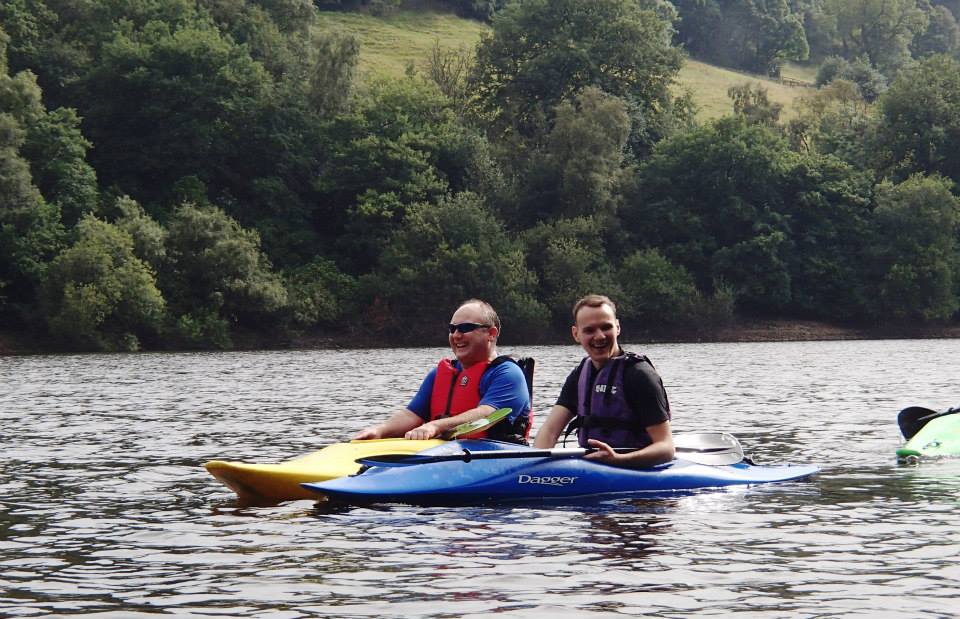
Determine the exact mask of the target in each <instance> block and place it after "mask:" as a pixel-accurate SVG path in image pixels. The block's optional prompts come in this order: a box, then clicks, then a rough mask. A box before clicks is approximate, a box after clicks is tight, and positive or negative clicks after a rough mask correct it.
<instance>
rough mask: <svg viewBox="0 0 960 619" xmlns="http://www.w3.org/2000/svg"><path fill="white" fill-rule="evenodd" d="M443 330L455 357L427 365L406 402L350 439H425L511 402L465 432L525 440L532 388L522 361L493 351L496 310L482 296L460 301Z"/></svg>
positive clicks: (497, 326) (496, 332)
mask: <svg viewBox="0 0 960 619" xmlns="http://www.w3.org/2000/svg"><path fill="white" fill-rule="evenodd" d="M447 331H448V333H449V335H448V338H447V341H448V342H449V344H450V349H451V350H452V351H453V354H454V356H455V357H456V358H455V359H443V360H441V361H440V362H439V363H438V364H437V367H435V368H433V369H431V370H430V372H429V373H428V374H427V376H426V378H424V379H423V382H422V383H421V384H420V389H419V390H418V391H417V394H416V395H415V396H414V397H413V399H412V400H410V403H409V404H408V405H407V408H405V409H404V410H401V411H399V412H397V413H395V414H394V415H393V416H391V417H390V418H389V419H387V420H386V421H385V422H383V423H381V424H379V425H375V426H369V427H367V428H364V429H363V430H361V431H360V432H358V433H357V434H356V435H354V437H353V438H354V439H377V438H393V437H400V436H402V437H404V438H408V439H412V440H416V439H429V438H434V437H438V436H442V435H443V433H444V432H446V431H447V430H451V429H453V428H454V427H456V426H458V425H460V424H462V423H466V422H468V421H474V420H475V419H481V418H483V417H487V416H488V415H489V414H490V413H492V412H494V411H495V410H497V409H500V408H510V409H512V412H511V413H510V415H509V416H508V417H507V418H506V419H505V420H503V421H501V422H500V423H498V424H497V425H495V426H493V427H492V428H490V429H489V430H487V431H486V432H481V433H474V434H470V435H468V436H467V437H464V438H484V437H485V438H492V439H497V440H501V441H507V442H511V443H520V444H526V442H527V435H528V434H529V432H530V421H531V407H530V392H529V390H528V387H527V384H526V379H525V378H524V374H523V370H522V369H521V368H520V366H519V365H517V363H516V362H515V361H514V360H513V359H511V358H510V357H506V356H503V357H498V356H497V338H498V337H499V336H500V317H499V316H497V312H496V311H494V309H493V307H491V306H490V304H489V303H486V302H485V301H481V300H479V299H470V300H468V301H464V302H463V303H462V304H461V305H460V307H458V308H457V311H455V312H454V313H453V317H452V318H451V319H450V324H449V325H448V326H447Z"/></svg>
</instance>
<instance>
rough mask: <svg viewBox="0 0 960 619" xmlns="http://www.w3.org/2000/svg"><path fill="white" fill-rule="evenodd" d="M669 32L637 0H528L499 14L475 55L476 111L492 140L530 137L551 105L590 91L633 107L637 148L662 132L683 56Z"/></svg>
mask: <svg viewBox="0 0 960 619" xmlns="http://www.w3.org/2000/svg"><path fill="white" fill-rule="evenodd" d="M670 34H671V29H670V25H669V24H668V23H667V22H665V21H664V20H663V19H661V17H660V16H659V15H658V14H657V13H656V11H654V10H653V9H645V8H642V7H641V4H640V3H638V2H636V0H529V1H526V2H517V3H513V4H509V5H507V6H506V7H505V8H504V9H503V11H501V12H499V13H497V14H496V16H495V17H494V20H493V27H492V31H491V33H490V35H489V36H487V37H485V38H484V39H483V40H482V41H481V42H480V44H479V46H478V48H477V62H476V65H475V71H474V74H473V76H472V83H473V85H474V91H475V94H476V104H477V110H478V112H479V113H480V114H482V115H483V116H484V117H485V118H487V120H488V122H489V123H490V126H491V127H492V131H493V133H494V135H496V136H498V137H502V136H505V135H512V134H513V133H514V132H518V133H519V135H520V136H523V137H525V138H532V137H535V136H536V135H538V134H539V133H540V132H541V128H542V126H543V121H542V119H545V120H546V124H547V126H549V125H550V124H552V122H551V121H552V114H553V111H554V110H555V109H556V106H557V105H558V104H559V103H560V102H561V101H564V100H571V99H572V97H573V96H574V95H575V94H576V93H578V92H579V91H581V90H582V89H584V88H586V87H587V86H595V87H597V88H600V89H601V90H603V91H604V92H607V93H609V94H611V95H614V96H616V97H619V98H620V99H623V100H624V101H627V102H628V105H630V107H631V110H632V114H631V116H632V117H633V118H634V126H633V129H634V131H635V134H636V137H635V138H634V141H635V142H636V143H637V144H638V145H641V146H648V145H649V144H651V143H653V142H655V141H656V140H657V139H658V138H659V137H660V136H662V135H664V134H665V133H667V132H668V131H669V129H670V127H671V126H672V123H673V122H674V114H675V113H677V114H678V115H679V116H681V117H682V116H683V113H682V112H678V110H677V109H676V108H675V101H674V98H673V96H672V95H671V93H670V86H671V85H672V84H673V82H674V80H675V78H676V75H677V72H678V71H679V69H680V65H681V62H682V56H681V53H680V51H679V50H678V49H677V48H674V47H672V46H671V44H670Z"/></svg>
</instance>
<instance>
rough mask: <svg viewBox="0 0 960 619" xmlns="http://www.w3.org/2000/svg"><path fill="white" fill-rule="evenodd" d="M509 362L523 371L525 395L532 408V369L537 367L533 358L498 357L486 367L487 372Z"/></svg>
mask: <svg viewBox="0 0 960 619" xmlns="http://www.w3.org/2000/svg"><path fill="white" fill-rule="evenodd" d="M507 361H510V362H512V363H516V364H517V365H518V366H520V369H521V370H523V380H524V381H525V382H526V383H527V393H528V394H529V395H530V406H531V407H532V406H533V368H534V367H535V366H536V365H537V362H536V360H535V359H534V358H533V357H520V358H519V359H514V358H513V357H511V356H510V355H500V356H499V357H497V358H496V359H494V360H493V361H491V362H490V365H488V366H487V370H490V368H493V367H496V366H498V365H500V364H501V363H505V362H507Z"/></svg>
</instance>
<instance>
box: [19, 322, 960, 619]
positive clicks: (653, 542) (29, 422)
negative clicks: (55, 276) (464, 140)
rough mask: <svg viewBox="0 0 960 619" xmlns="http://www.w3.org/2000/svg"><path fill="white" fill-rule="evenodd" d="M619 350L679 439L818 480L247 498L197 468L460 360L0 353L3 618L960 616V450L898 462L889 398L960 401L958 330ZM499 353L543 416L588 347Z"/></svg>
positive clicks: (364, 418)
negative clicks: (634, 357) (662, 490)
mask: <svg viewBox="0 0 960 619" xmlns="http://www.w3.org/2000/svg"><path fill="white" fill-rule="evenodd" d="M627 348H628V349H630V350H634V351H642V352H645V353H647V354H648V355H649V356H650V357H651V358H652V359H653V361H654V363H655V364H656V365H657V367H658V369H659V370H660V372H661V374H662V375H663V378H664V382H665V384H666V386H667V390H668V393H669V396H670V400H671V403H672V405H673V409H674V415H675V418H674V430H675V431H695V430H725V431H728V432H731V433H733V434H735V435H736V436H737V437H738V438H739V439H740V440H741V442H742V443H743V445H744V447H745V449H746V451H747V452H748V454H749V455H751V456H752V457H753V458H754V459H755V460H756V461H758V462H761V463H776V462H797V463H816V464H819V465H820V466H821V467H822V472H821V473H820V474H819V475H818V476H816V477H814V478H812V479H811V480H809V481H803V482H793V483H788V484H783V485H770V486H760V487H755V488H747V489H744V488H739V489H735V490H729V491H711V492H705V493H700V494H694V495H690V496H683V497H676V498H670V499H632V500H620V501H612V502H605V503H598V504H595V505H586V506H585V505H577V506H522V507H470V508H423V507H410V506H396V505H391V506H384V507H376V508H340V509H331V508H329V507H324V506H315V505H314V503H313V502H312V501H294V502H288V503H284V504H281V505H278V506H273V507H245V506H242V505H238V504H237V503H236V502H235V500H234V498H233V497H234V495H233V494H232V493H231V492H230V491H229V490H228V489H227V488H226V487H224V486H222V485H221V484H219V483H218V482H217V481H216V480H215V479H213V478H212V477H211V476H209V475H208V474H207V473H206V471H205V470H204V469H203V468H202V466H201V465H202V463H203V462H204V461H206V460H210V459H234V460H248V461H260V462H273V461H280V460H285V459H289V458H292V457H295V456H299V455H302V454H304V453H306V452H308V451H312V450H314V449H317V448H319V447H322V446H324V445H327V444H329V443H333V442H338V441H341V440H345V439H346V438H347V437H348V436H349V435H350V434H351V433H352V432H354V431H355V430H357V429H359V428H360V427H362V426H363V425H365V424H367V423H370V422H372V421H376V420H379V419H381V418H383V417H384V416H385V415H387V414H389V413H390V412H392V411H393V410H395V409H397V408H400V407H403V406H404V405H405V404H406V402H407V400H408V398H409V397H410V395H412V392H413V389H414V388H415V387H416V385H417V384H419V381H420V379H421V378H422V376H423V374H424V373H425V371H426V369H427V368H428V367H429V366H430V365H431V364H433V363H435V362H436V360H437V359H438V358H440V357H441V356H443V355H445V354H448V353H449V351H447V350H445V349H443V348H433V349H393V350H385V351H334V350H330V351H292V352H291V351H286V352H237V353H192V354H179V353H178V354H134V355H65V356H59V355H58V356H25V357H0V423H2V431H0V447H2V459H0V616H4V617H33V616H67V615H79V614H84V615H87V616H92V617H140V616H143V617H146V616H153V615H166V616H176V617H254V616H256V617H436V618H441V617H450V618H453V617H487V616H494V615H496V616H502V617H531V618H532V617H538V618H539V617H542V618H544V619H546V618H553V617H556V616H558V615H560V614H563V615H565V616H568V617H590V618H593V617H617V616H624V615H633V616H635V615H645V616H653V617H688V616H710V615H714V616H724V617H728V616H735V617H858V616H861V617H867V616H869V617H904V618H908V617H909V618H916V617H956V616H958V614H960V611H958V609H960V461H957V460H954V461H940V462H930V463H922V464H920V465H919V466H906V465H898V464H897V463H896V459H895V457H894V450H895V449H896V447H897V446H898V445H899V444H900V443H902V439H901V437H900V433H899V430H898V427H897V424H896V415H897V412H898V411H899V410H900V409H902V408H904V407H906V406H910V405H922V406H929V407H931V408H935V409H942V408H946V407H947V406H953V405H958V404H960V342H958V341H957V340H915V341H894V340H885V341H849V342H791V343H749V344H658V345H649V346H643V347H641V346H628V347H627ZM501 352H503V353H514V354H524V355H532V356H534V357H536V359H537V364H538V365H537V372H536V386H535V398H534V399H535V405H536V410H537V411H538V416H537V422H536V423H537V425H538V424H539V423H540V422H542V420H543V413H544V412H545V411H546V410H547V409H548V408H549V406H550V405H551V404H552V401H553V399H554V398H555V397H556V395H557V393H558V392H559V388H560V384H561V383H562V381H563V379H564V377H565V376H566V374H567V372H569V370H570V369H571V368H572V367H573V365H574V364H575V363H576V362H577V360H578V359H579V358H580V353H579V349H578V348H576V347H574V346H550V347H517V348H516V349H502V350H501ZM535 427H536V426H535Z"/></svg>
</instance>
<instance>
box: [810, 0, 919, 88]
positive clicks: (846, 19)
mask: <svg viewBox="0 0 960 619" xmlns="http://www.w3.org/2000/svg"><path fill="white" fill-rule="evenodd" d="M822 11H823V13H824V15H825V16H826V18H827V22H828V23H829V24H830V26H831V30H832V35H833V38H834V45H835V48H836V50H837V52H838V53H839V54H840V55H841V56H843V57H844V58H846V59H848V60H850V59H853V58H857V57H860V56H866V57H867V58H869V59H870V62H871V64H873V65H874V66H876V67H877V68H879V69H880V70H881V71H883V72H884V73H885V74H887V75H892V74H893V73H895V72H896V70H897V69H898V68H899V67H900V66H902V65H903V64H904V63H906V62H907V61H909V60H910V58H911V56H910V50H909V46H910V42H911V41H913V39H914V37H915V36H917V35H918V34H920V33H922V32H923V31H924V30H926V28H927V21H928V17H927V14H926V13H925V12H924V11H923V10H922V9H921V8H920V7H919V6H918V3H917V0H823V4H822Z"/></svg>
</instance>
